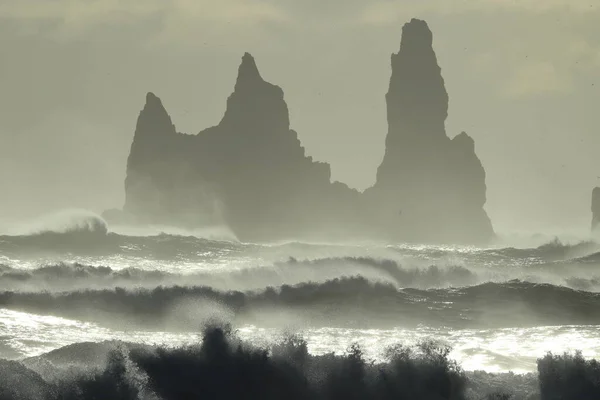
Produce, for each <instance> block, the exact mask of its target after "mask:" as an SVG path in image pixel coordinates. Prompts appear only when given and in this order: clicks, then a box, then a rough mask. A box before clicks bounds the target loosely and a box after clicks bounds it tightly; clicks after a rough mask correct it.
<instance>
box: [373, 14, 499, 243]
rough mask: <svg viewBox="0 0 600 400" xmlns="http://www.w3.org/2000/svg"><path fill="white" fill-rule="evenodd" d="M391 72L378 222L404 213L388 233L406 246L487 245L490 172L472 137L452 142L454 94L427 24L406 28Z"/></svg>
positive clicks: (414, 22) (411, 24) (412, 23)
mask: <svg viewBox="0 0 600 400" xmlns="http://www.w3.org/2000/svg"><path fill="white" fill-rule="evenodd" d="M391 64H392V76H391V78H390V85H389V90H388V93H387V94H386V101H387V119H388V133H387V136H386V148H385V154H384V158H383V161H382V163H381V165H380V166H379V168H378V170H377V181H376V184H375V186H374V188H373V190H372V192H373V193H374V194H376V197H379V202H380V203H381V204H382V205H381V207H380V208H379V209H380V210H381V213H382V215H381V216H380V218H381V219H382V220H385V219H386V215H387V219H388V220H389V215H390V214H393V215H397V214H398V210H401V211H402V216H403V217H402V219H401V220H400V219H398V220H392V222H391V223H390V224H391V225H392V226H391V227H390V229H392V230H396V231H401V232H402V234H403V235H408V236H402V237H403V238H405V239H407V240H408V239H411V240H412V239H414V240H424V239H421V238H433V237H436V238H438V239H437V240H438V241H447V242H452V241H466V242H472V241H475V240H479V239H481V240H487V239H489V238H490V237H491V236H492V235H493V230H492V227H491V223H490V222H489V218H488V217H487V215H486V213H485V211H484V210H483V206H484V204H485V191H486V186H485V171H484V169H483V167H482V165H481V162H480V161H479V159H478V158H477V156H476V155H475V146H474V142H473V140H472V139H471V138H470V137H469V136H468V135H467V134H466V133H464V132H463V133H461V134H460V135H458V136H457V137H456V138H454V140H450V138H449V137H448V136H447V135H446V129H445V120H446V118H447V116H448V93H447V91H446V88H445V85H444V79H443V77H442V74H441V68H440V66H439V65H438V62H437V58H436V55H435V52H434V50H433V35H432V33H431V30H430V29H429V27H428V26H427V23H425V21H421V20H417V19H412V20H411V21H410V22H408V23H406V24H405V25H404V26H403V28H402V39H401V43H400V51H399V52H398V53H396V54H393V55H392V58H391ZM461 220H462V222H461ZM461 224H462V225H463V228H460V229H458V228H457V225H461Z"/></svg>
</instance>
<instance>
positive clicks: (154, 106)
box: [144, 92, 166, 113]
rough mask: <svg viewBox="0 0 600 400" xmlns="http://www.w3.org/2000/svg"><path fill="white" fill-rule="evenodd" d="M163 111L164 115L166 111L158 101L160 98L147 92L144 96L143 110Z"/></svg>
mask: <svg viewBox="0 0 600 400" xmlns="http://www.w3.org/2000/svg"><path fill="white" fill-rule="evenodd" d="M161 109H162V110H164V111H165V113H166V110H165V108H164V106H163V104H162V101H160V98H158V96H156V95H155V94H154V93H152V92H148V93H147V94H146V105H145V106H144V110H154V111H156V110H161Z"/></svg>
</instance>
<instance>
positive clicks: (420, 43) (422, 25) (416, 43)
mask: <svg viewBox="0 0 600 400" xmlns="http://www.w3.org/2000/svg"><path fill="white" fill-rule="evenodd" d="M432 45H433V34H432V33H431V30H430V29H429V26H427V22H425V21H423V20H420V19H416V18H413V19H411V20H410V22H407V23H406V24H404V26H403V27H402V41H401V44H400V48H401V49H402V48H404V47H431V46H432Z"/></svg>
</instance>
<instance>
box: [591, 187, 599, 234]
mask: <svg viewBox="0 0 600 400" xmlns="http://www.w3.org/2000/svg"><path fill="white" fill-rule="evenodd" d="M598 224H600V187H595V188H594V190H592V231H596V230H598Z"/></svg>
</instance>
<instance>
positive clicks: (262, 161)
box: [106, 20, 493, 243]
mask: <svg viewBox="0 0 600 400" xmlns="http://www.w3.org/2000/svg"><path fill="white" fill-rule="evenodd" d="M387 102H388V122H389V133H388V136H387V139H386V154H385V158H384V160H383V163H382V164H381V166H380V168H379V170H378V173H377V183H376V185H375V186H374V187H373V188H372V189H369V190H368V193H366V194H363V195H361V194H360V193H359V192H357V191H356V190H353V189H350V188H348V186H346V185H344V184H342V183H339V182H335V183H331V171H330V167H329V165H328V164H326V163H321V162H315V161H313V160H312V158H311V157H308V156H306V155H305V151H304V148H303V147H302V145H301V144H300V141H299V140H298V136H297V134H296V132H295V131H293V130H291V129H290V126H289V125H290V123H289V114H288V108H287V105H286V103H285V101H284V96H283V91H282V90H281V88H279V87H278V86H275V85H272V84H270V83H268V82H265V81H264V80H263V79H262V77H261V75H260V73H259V71H258V68H257V66H256V63H255V61H254V59H253V58H252V56H251V55H250V54H248V53H246V54H245V55H244V56H243V58H242V63H241V65H240V67H239V71H238V77H237V82H236V84H235V89H234V92H233V93H232V94H231V96H230V97H229V98H228V100H227V109H226V111H225V115H224V116H223V119H222V120H221V122H220V123H219V125H217V126H214V127H211V128H208V129H206V130H204V131H202V132H200V133H199V134H198V135H185V134H181V133H178V132H177V131H176V129H175V126H174V125H173V123H172V121H171V118H170V117H169V115H168V113H167V112H166V110H165V108H164V107H163V105H162V103H161V101H160V100H159V99H158V98H157V97H156V96H155V95H154V94H152V93H149V94H148V95H147V97H146V105H145V107H144V109H143V110H142V112H141V113H140V115H139V118H138V121H137V126H136V131H135V135H134V140H133V144H132V146H131V153H130V155H129V159H128V162H127V178H126V181H125V191H126V203H125V207H124V211H123V215H122V216H121V217H122V218H125V219H128V220H129V221H131V220H132V219H134V218H135V220H136V221H138V222H139V223H153V224H166V225H172V226H173V225H174V226H179V227H183V228H196V227H206V226H207V225H220V224H226V225H227V226H229V228H230V229H232V231H233V232H234V233H235V234H236V235H237V236H238V238H240V239H241V240H247V241H270V240H283V239H336V238H353V237H354V238H356V237H361V236H362V237H368V238H374V239H377V238H378V239H382V238H383V239H403V240H411V241H425V242H431V241H444V242H454V243H456V242H474V241H484V240H487V239H489V238H491V236H492V235H493V231H492V227H491V224H490V221H489V219H488V217H487V215H486V213H485V211H484V210H483V205H484V203H485V190H486V187H485V171H484V170H483V167H482V166H481V163H480V161H479V159H478V158H477V156H476V155H475V152H474V143H473V140H472V139H471V138H470V137H469V136H467V135H466V134H465V133H462V134H460V135H458V136H457V137H456V138H454V139H453V140H450V139H449V138H448V137H447V136H446V134H445V129H444V121H445V119H446V116H447V108H448V95H447V93H446V90H445V88H444V82H443V79H442V77H441V75H440V68H439V67H438V65H437V61H436V57H435V54H434V52H433V49H432V35H431V32H430V31H429V29H428V27H427V25H426V24H425V22H423V21H418V20H412V21H411V22H410V23H408V24H406V25H405V27H404V29H403V37H402V44H401V50H400V53H399V54H396V55H394V56H393V57H392V79H391V82H390V90H389V92H388V94H387ZM400 211H401V215H399V214H400ZM106 215H107V217H109V216H110V217H111V219H119V216H118V215H119V214H118V213H117V212H115V211H114V210H113V211H111V212H110V213H109V214H106ZM109 222H111V221H109Z"/></svg>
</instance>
